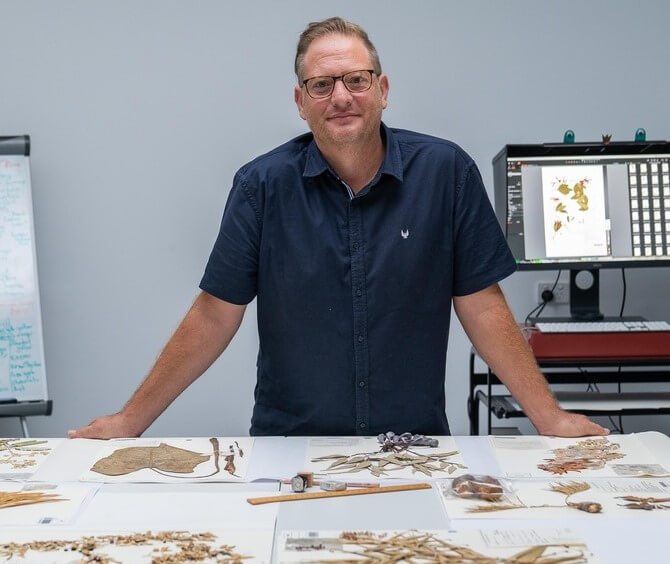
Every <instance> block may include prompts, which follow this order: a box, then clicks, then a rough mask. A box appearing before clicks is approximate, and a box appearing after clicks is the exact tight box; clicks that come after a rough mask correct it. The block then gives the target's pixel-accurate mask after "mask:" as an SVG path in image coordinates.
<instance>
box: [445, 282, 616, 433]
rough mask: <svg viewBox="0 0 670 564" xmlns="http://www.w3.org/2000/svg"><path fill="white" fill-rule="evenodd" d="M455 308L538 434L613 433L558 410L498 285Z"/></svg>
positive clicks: (457, 299)
mask: <svg viewBox="0 0 670 564" xmlns="http://www.w3.org/2000/svg"><path fill="white" fill-rule="evenodd" d="M454 309H455V310H456V313H457V315H458V318H459V319H460V320H461V323H462V324H463V328H464V329H465V332H466V333H467V334H468V337H470V340H471V341H472V344H473V345H474V346H475V348H476V349H477V352H478V353H479V355H480V356H481V357H482V358H483V359H484V360H485V361H486V363H487V364H488V365H489V367H490V368H491V370H492V371H493V372H494V373H495V374H496V376H498V378H500V380H501V381H502V382H503V383H504V384H505V385H506V386H507V388H508V389H509V391H510V392H512V395H513V396H514V397H515V398H516V399H517V401H518V402H519V404H520V405H521V408H522V409H523V411H524V413H525V414H526V415H527V416H528V418H529V419H530V420H531V422H532V423H533V425H535V428H536V429H537V430H538V432H539V433H541V434H543V435H556V436H559V437H582V436H585V435H605V434H607V433H608V432H609V431H608V430H607V429H605V428H604V427H601V426H600V425H598V424H596V423H594V422H593V421H591V420H589V419H588V418H587V417H585V416H583V415H579V414H576V413H568V412H567V411H564V410H562V409H561V408H560V407H559V406H558V404H557V403H556V399H555V398H554V396H553V394H552V393H551V390H550V389H549V385H548V384H547V381H546V380H545V378H544V376H542V373H541V372H540V370H539V368H538V367H537V363H536V362H535V358H534V357H533V353H532V351H531V350H530V347H529V346H528V343H526V340H525V339H524V338H523V335H522V334H521V331H520V329H519V327H518V326H517V324H516V321H514V317H513V316H512V313H511V312H510V310H509V308H508V307H507V302H506V301H505V297H504V296H503V294H502V292H501V290H500V288H499V287H498V285H497V284H494V285H492V286H490V287H488V288H486V289H484V290H482V291H480V292H476V293H474V294H471V295H469V296H459V297H455V298H454Z"/></svg>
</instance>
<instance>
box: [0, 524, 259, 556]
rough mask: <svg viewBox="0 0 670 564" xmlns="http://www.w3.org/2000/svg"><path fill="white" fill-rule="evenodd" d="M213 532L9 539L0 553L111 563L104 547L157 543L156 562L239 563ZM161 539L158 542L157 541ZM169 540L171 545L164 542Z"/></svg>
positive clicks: (154, 550)
mask: <svg viewBox="0 0 670 564" xmlns="http://www.w3.org/2000/svg"><path fill="white" fill-rule="evenodd" d="M215 541H216V536H215V535H213V534H212V533H194V534H191V533H188V532H185V531H164V532H159V533H156V534H153V533H152V532H151V531H147V532H146V533H136V534H130V535H97V536H89V537H86V536H85V537H82V538H81V539H78V540H68V541H65V540H53V541H34V542H27V543H13V542H12V543H8V544H3V545H0V556H1V557H3V558H6V559H10V558H12V557H13V556H18V557H24V556H25V554H26V553H27V552H28V551H29V550H34V551H37V552H45V553H47V552H52V553H53V552H60V551H68V552H78V553H79V554H81V556H82V557H83V559H82V560H81V562H85V563H87V564H88V563H96V564H111V563H116V562H118V561H117V560H113V559H112V558H110V557H109V556H108V555H106V554H105V553H104V548H105V547H106V546H110V545H116V546H152V545H153V544H154V543H156V544H157V546H155V547H154V549H153V551H152V557H151V562H152V563H156V564H172V563H174V564H176V563H181V562H202V561H204V560H210V561H215V562H230V563H241V562H242V561H243V560H244V559H246V558H248V557H247V556H243V555H241V554H237V553H236V552H235V546H232V545H220V546H215V544H214V542H215ZM158 543H160V544H158ZM167 543H172V544H173V546H169V545H167Z"/></svg>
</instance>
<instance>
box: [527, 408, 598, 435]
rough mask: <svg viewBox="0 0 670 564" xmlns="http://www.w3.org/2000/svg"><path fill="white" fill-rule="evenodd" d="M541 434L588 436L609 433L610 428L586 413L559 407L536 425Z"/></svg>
mask: <svg viewBox="0 0 670 564" xmlns="http://www.w3.org/2000/svg"><path fill="white" fill-rule="evenodd" d="M536 428H537V432H538V433H539V434H540V435H549V436H552V437H586V436H591V435H609V432H610V430H609V429H607V428H606V427H602V426H600V425H598V424H597V423H594V422H593V421H591V420H590V419H589V418H588V417H586V416H585V415H580V414H578V413H569V412H567V411H563V410H562V409H559V410H558V411H557V412H556V413H555V414H553V415H552V417H550V418H548V421H546V422H544V423H542V424H541V425H540V424H537V425H536Z"/></svg>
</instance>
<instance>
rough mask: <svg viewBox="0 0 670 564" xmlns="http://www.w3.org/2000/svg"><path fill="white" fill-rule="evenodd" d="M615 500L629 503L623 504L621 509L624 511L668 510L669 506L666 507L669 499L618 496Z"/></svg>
mask: <svg viewBox="0 0 670 564" xmlns="http://www.w3.org/2000/svg"><path fill="white" fill-rule="evenodd" d="M617 499H623V500H625V501H628V502H630V503H625V504H623V505H622V507H625V508H626V509H644V510H645V511H653V510H654V509H670V505H666V503H667V502H668V501H670V497H636V496H634V495H623V496H618V497H617Z"/></svg>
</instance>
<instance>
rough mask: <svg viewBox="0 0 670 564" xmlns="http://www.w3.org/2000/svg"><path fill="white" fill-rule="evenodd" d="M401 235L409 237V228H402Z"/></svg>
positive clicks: (404, 237)
mask: <svg viewBox="0 0 670 564" xmlns="http://www.w3.org/2000/svg"><path fill="white" fill-rule="evenodd" d="M400 236H401V237H402V238H403V239H407V237H409V229H401V230H400Z"/></svg>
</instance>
